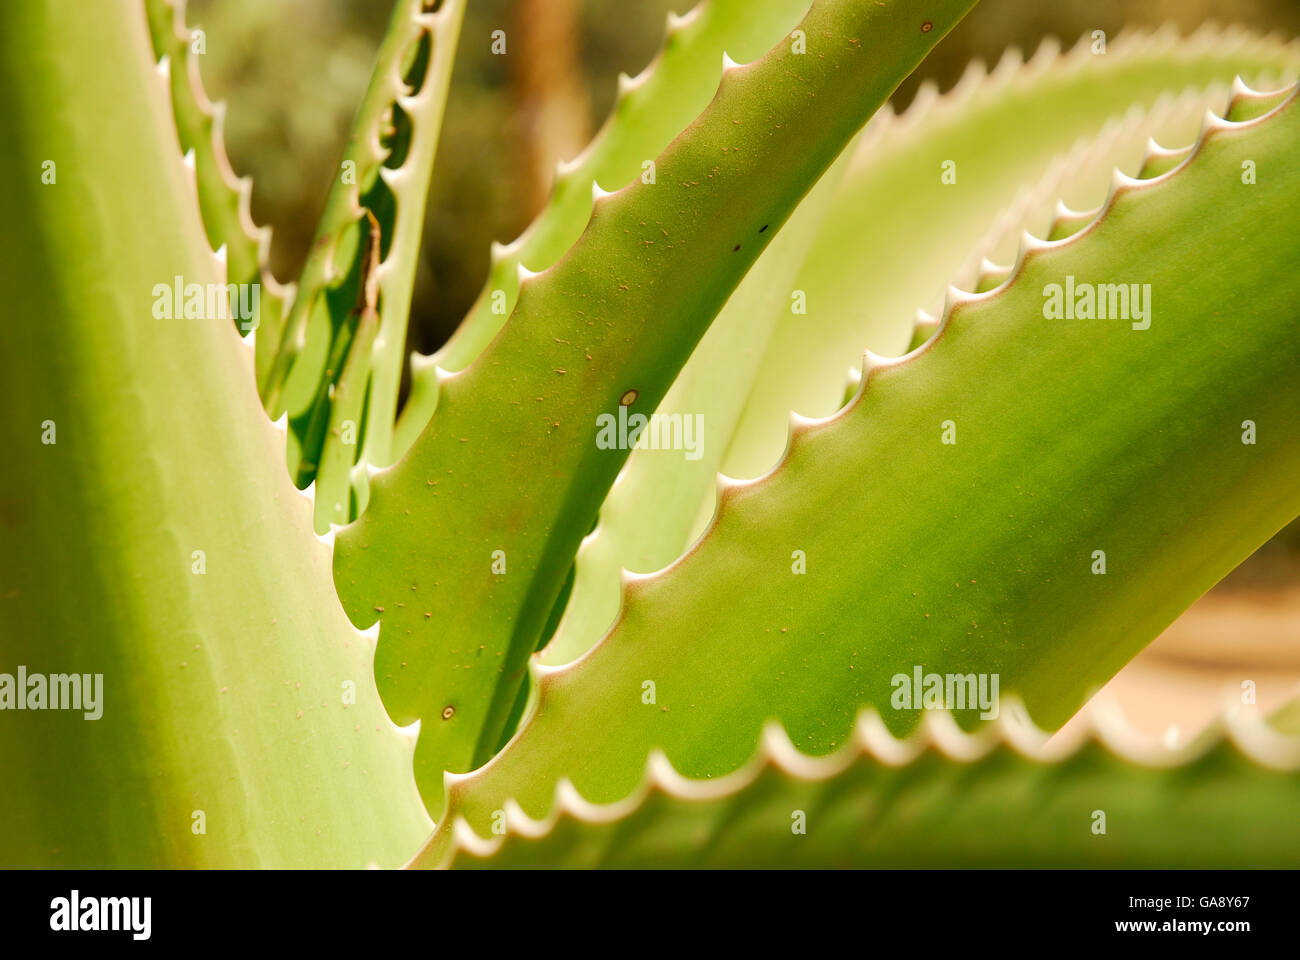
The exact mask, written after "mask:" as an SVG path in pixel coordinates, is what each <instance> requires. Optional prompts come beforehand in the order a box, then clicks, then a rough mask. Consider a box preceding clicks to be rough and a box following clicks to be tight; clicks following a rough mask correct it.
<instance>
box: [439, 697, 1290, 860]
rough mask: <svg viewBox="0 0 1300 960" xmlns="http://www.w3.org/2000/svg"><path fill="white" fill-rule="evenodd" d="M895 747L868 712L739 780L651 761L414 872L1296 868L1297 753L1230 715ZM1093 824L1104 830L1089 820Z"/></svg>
mask: <svg viewBox="0 0 1300 960" xmlns="http://www.w3.org/2000/svg"><path fill="white" fill-rule="evenodd" d="M932 719H933V721H934V722H931V723H928V724H926V725H925V727H924V729H923V730H921V731H919V732H918V733H917V734H916V735H915V736H913V737H912V738H910V739H908V740H905V741H898V740H894V739H893V738H892V737H891V736H890V735H889V733H888V732H887V731H886V730H885V729H884V727H883V725H882V724H881V723H880V719H879V718H878V717H877V716H875V715H874V714H869V713H868V714H864V715H863V717H861V718H860V719H859V721H858V724H857V727H856V729H855V731H854V737H853V740H852V742H851V743H848V744H846V745H845V747H844V748H843V749H842V750H841V751H839V752H838V753H836V754H834V755H832V756H830V757H821V758H812V757H808V756H806V755H804V754H801V753H800V752H799V751H798V750H796V749H795V748H794V747H793V746H792V745H791V743H790V741H789V739H788V738H786V737H785V735H784V733H783V731H781V729H780V727H779V726H773V727H772V728H770V729H769V730H768V731H767V734H766V736H765V737H764V739H763V743H762V746H761V747H760V750H759V753H758V754H757V755H756V756H755V757H754V758H753V759H752V760H750V761H749V762H748V763H747V764H746V765H745V767H744V769H742V770H740V771H737V772H736V773H734V774H731V775H730V776H727V777H724V778H722V779H719V780H710V781H700V780H685V779H683V778H682V777H681V776H679V775H678V774H676V773H675V771H673V769H672V767H671V765H670V764H668V763H667V762H666V761H665V760H664V759H663V757H662V755H657V756H656V757H655V758H653V759H652V760H651V762H650V764H649V765H648V768H647V771H646V777H645V779H644V780H643V782H642V784H641V786H640V787H639V788H638V789H637V790H636V791H635V792H634V793H633V794H632V795H631V796H629V797H628V798H626V799H624V800H622V801H620V802H618V803H615V804H610V805H605V806H601V805H595V804H591V803H588V802H586V801H584V800H583V799H582V798H581V797H580V796H579V795H578V794H577V793H576V792H575V791H573V790H572V789H571V788H568V787H567V786H565V787H562V788H561V790H560V791H559V793H558V795H557V797H556V801H555V803H554V804H553V805H552V808H551V813H550V815H549V816H548V817H547V818H546V819H545V820H543V821H537V820H533V819H532V818H530V817H528V815H527V814H525V813H523V811H521V810H520V809H519V807H518V806H517V805H515V804H513V803H507V804H506V805H505V807H504V808H503V809H502V810H501V811H500V812H499V814H498V815H497V818H496V824H497V825H498V826H499V827H500V828H502V830H503V832H501V833H499V834H496V835H494V836H492V838H491V839H490V840H484V839H481V838H479V837H478V836H477V834H475V833H474V832H473V831H472V830H469V829H467V828H466V827H465V825H463V824H462V826H461V827H460V829H458V830H447V831H440V832H439V835H438V838H437V842H436V844H435V845H434V846H431V847H429V848H427V849H426V850H425V851H423V852H422V854H421V855H420V857H418V858H417V859H416V861H415V863H414V864H413V865H414V866H417V867H429V866H444V867H447V866H450V867H456V868H460V869H481V868H485V867H487V868H497V869H502V868H504V869H512V868H515V869H517V868H533V867H545V868H548V869H553V868H556V867H568V868H572V867H580V868H596V867H605V868H639V869H644V868H654V869H661V868H673V867H676V868H694V869H698V868H706V869H707V868H719V867H723V868H726V867H730V868H737V867H740V868H754V867H762V868H778V869H790V868H822V869H824V868H846V867H848V868H875V869H880V868H894V869H918V868H946V869H952V868H954V867H956V868H964V867H980V868H984V869H987V868H990V867H993V868H1002V869H1013V868H1014V869H1025V868H1030V869H1060V868H1063V867H1072V868H1096V867H1106V868H1111V869H1115V868H1129V869H1132V868H1141V869H1150V868H1152V867H1153V866H1157V867H1163V868H1170V867H1179V868H1184V869H1185V868H1201V869H1204V868H1207V867H1217V868H1229V867H1237V868H1241V867H1249V868H1260V867H1280V868H1294V867H1295V866H1296V865H1297V864H1300V830H1297V829H1296V828H1295V817H1294V810H1295V806H1296V804H1297V802H1300V777H1297V776H1296V773H1297V772H1300V741H1298V740H1297V739H1296V738H1295V737H1293V736H1292V737H1285V736H1280V735H1278V734H1277V733H1273V732H1270V731H1269V730H1268V729H1267V728H1266V727H1265V726H1264V725H1263V723H1262V721H1258V720H1256V721H1254V722H1250V721H1247V720H1245V719H1243V718H1234V719H1231V720H1229V721H1228V722H1227V724H1226V727H1225V728H1224V729H1223V730H1222V731H1221V730H1219V729H1215V730H1211V731H1207V732H1206V733H1205V734H1204V735H1202V736H1201V737H1199V738H1198V739H1197V740H1196V742H1194V743H1192V744H1189V745H1188V746H1186V747H1184V748H1181V749H1179V750H1176V751H1171V750H1165V749H1163V748H1161V747H1159V746H1157V745H1147V744H1143V743H1142V742H1141V740H1140V739H1139V738H1138V737H1137V736H1136V735H1135V734H1133V733H1132V732H1131V731H1129V730H1127V729H1126V728H1125V727H1124V726H1123V724H1122V720H1121V721H1118V722H1117V720H1115V719H1109V718H1106V717H1105V716H1102V715H1098V716H1096V717H1095V718H1094V720H1093V727H1092V729H1090V730H1088V731H1086V732H1085V734H1084V736H1082V737H1079V738H1076V739H1074V740H1073V741H1072V742H1066V743H1061V742H1056V741H1047V742H1045V738H1043V737H1042V735H1041V734H1038V733H1037V732H1035V731H1033V730H1031V729H1027V728H1025V727H1022V726H1019V725H1017V724H1010V723H1006V724H1002V723H1000V724H999V726H998V727H997V729H996V730H993V729H987V728H986V729H985V730H984V731H982V732H981V735H980V736H977V737H973V736H968V735H966V734H963V733H961V732H960V731H959V730H958V729H957V728H956V726H955V725H954V724H953V723H952V721H951V719H950V718H949V717H948V716H947V715H946V714H937V715H935V717H934V718H932ZM1099 814H1100V815H1102V816H1104V820H1103V819H1101V817H1099Z"/></svg>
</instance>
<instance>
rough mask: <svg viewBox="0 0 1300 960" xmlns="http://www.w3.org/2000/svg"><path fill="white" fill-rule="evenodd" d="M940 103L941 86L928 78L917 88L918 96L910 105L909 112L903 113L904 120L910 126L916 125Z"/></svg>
mask: <svg viewBox="0 0 1300 960" xmlns="http://www.w3.org/2000/svg"><path fill="white" fill-rule="evenodd" d="M939 101H940V96H939V85H938V84H937V83H935V82H934V81H933V80H931V79H928V78H927V79H926V80H924V81H923V82H922V83H921V85H920V86H919V87H917V89H916V96H914V97H913V98H912V102H911V103H910V104H908V106H907V110H906V111H905V112H904V113H903V119H904V120H906V121H907V122H908V124H909V125H910V124H913V123H916V122H917V120H919V119H920V118H921V117H924V116H925V115H926V114H927V113H929V112H930V110H932V109H933V108H934V107H935V105H936V104H938V103H939Z"/></svg>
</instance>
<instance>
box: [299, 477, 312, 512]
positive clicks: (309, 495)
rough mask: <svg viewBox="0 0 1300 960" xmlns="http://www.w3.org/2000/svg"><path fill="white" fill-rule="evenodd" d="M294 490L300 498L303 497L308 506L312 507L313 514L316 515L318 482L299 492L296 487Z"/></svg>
mask: <svg viewBox="0 0 1300 960" xmlns="http://www.w3.org/2000/svg"><path fill="white" fill-rule="evenodd" d="M294 490H295V491H296V492H297V494H298V496H300V497H302V498H303V499H304V500H306V501H307V503H308V504H310V505H311V508H312V513H313V514H315V512H316V481H315V480H312V482H311V483H309V484H307V486H305V487H303V488H302V489H301V490H299V489H298V488H297V487H294Z"/></svg>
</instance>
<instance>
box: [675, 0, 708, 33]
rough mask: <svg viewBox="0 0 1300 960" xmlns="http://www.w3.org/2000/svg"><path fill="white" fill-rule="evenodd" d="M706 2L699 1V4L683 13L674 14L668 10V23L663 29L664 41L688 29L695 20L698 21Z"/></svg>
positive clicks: (703, 0)
mask: <svg viewBox="0 0 1300 960" xmlns="http://www.w3.org/2000/svg"><path fill="white" fill-rule="evenodd" d="M707 2H708V0H701V2H700V3H697V4H696V5H695V6H693V7H691V9H689V10H687V11H686V12H685V13H675V12H673V11H672V10H669V11H668V17H667V21H668V22H667V25H666V27H665V29H664V39H665V40H672V39H674V38H675V37H676V36H677V35H678V34H679V33H681V32H682V31H683V30H685V29H686V28H687V27H689V26H690V25H691V24H692V23H694V22H695V21H696V20H698V19H700V17H701V16H702V15H703V13H704V7H705V6H706V4H707Z"/></svg>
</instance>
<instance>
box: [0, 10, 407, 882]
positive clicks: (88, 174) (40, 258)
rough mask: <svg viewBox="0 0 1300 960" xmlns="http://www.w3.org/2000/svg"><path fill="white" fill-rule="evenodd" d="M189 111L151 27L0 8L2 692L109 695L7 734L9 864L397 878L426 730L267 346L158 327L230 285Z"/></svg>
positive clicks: (224, 331)
mask: <svg viewBox="0 0 1300 960" xmlns="http://www.w3.org/2000/svg"><path fill="white" fill-rule="evenodd" d="M168 88H169V79H168V76H167V73H166V71H165V70H159V69H157V68H156V66H155V63H154V59H153V52H152V50H151V49H150V42H149V32H148V27H147V24H146V20H145V13H144V7H143V5H141V4H100V3H90V4H86V3H78V2H72V0H44V2H40V3H20V4H4V5H3V6H0V121H2V122H3V124H4V127H5V129H6V130H7V131H9V133H10V134H11V137H12V139H11V141H10V142H9V143H8V144H7V145H6V149H5V150H3V151H0V176H2V177H3V179H4V182H5V184H6V191H7V192H6V196H7V198H8V200H9V203H10V204H11V206H10V210H11V211H12V213H13V229H10V230H7V231H5V232H4V235H3V238H0V282H2V283H3V285H4V288H5V290H6V291H7V294H8V298H9V300H8V307H9V322H6V323H4V324H3V325H0V443H2V444H3V446H4V448H5V450H6V452H7V453H6V460H5V469H4V470H3V471H0V526H2V527H3V529H4V535H3V538H0V673H3V674H6V675H8V676H9V677H15V676H16V674H17V673H18V671H19V670H20V669H23V670H25V672H26V674H27V675H28V677H29V678H30V677H33V676H36V675H40V676H49V675H56V674H69V675H71V674H76V675H79V676H82V677H85V676H87V675H88V676H89V677H90V678H91V679H90V680H89V681H88V682H87V683H86V686H87V688H88V691H89V690H93V689H94V688H95V686H96V681H95V680H94V677H96V676H100V677H101V678H102V679H101V681H100V683H102V688H101V689H100V694H99V695H98V696H95V697H93V699H95V701H96V704H95V705H94V706H93V707H91V709H90V710H89V711H88V710H86V709H83V710H80V711H78V710H69V709H61V710H54V709H45V710H32V709H28V710H21V711H19V710H16V709H6V710H5V711H4V714H3V719H2V720H0V768H2V769H3V770H4V776H5V788H4V789H3V790H0V823H3V824H4V830H3V832H2V833H0V861H3V862H4V863H5V864H6V865H9V866H14V867H37V866H41V867H49V866H59V867H178V866H217V867H233V866H259V865H261V866H278V867H289V866H352V867H362V866H365V865H367V864H369V863H372V862H377V863H379V864H381V865H396V864H398V863H401V862H402V861H404V860H405V859H408V858H409V856H410V854H411V851H412V850H414V849H416V847H417V846H418V843H419V841H420V839H421V838H422V837H423V836H425V835H427V828H428V822H429V821H428V818H427V816H426V815H425V812H424V810H423V808H422V807H421V805H420V802H419V797H418V794H417V792H416V790H415V785H414V782H413V778H412V776H411V768H410V756H411V752H412V749H413V743H412V740H413V738H412V737H411V736H409V734H411V733H413V731H399V730H397V729H396V728H395V727H394V726H393V725H392V723H391V721H390V720H389V719H388V717H387V716H386V715H385V713H384V710H383V705H382V703H381V702H380V699H379V696H378V691H377V690H376V689H375V686H374V683H373V673H372V669H373V667H372V652H373V646H372V642H371V640H370V639H369V638H368V637H366V636H364V635H361V634H359V633H358V632H357V631H356V630H355V629H354V628H353V627H352V626H351V625H350V624H349V623H348V621H347V618H346V617H345V616H344V614H343V611H342V609H341V608H340V607H339V604H338V602H337V599H336V597H335V596H334V594H333V591H332V589H331V583H330V576H329V552H328V550H327V549H326V548H325V547H324V546H323V545H322V544H321V543H320V542H319V541H318V540H317V539H316V538H315V537H314V536H313V534H312V531H311V524H310V515H309V514H310V511H309V506H308V504H307V501H306V500H305V499H304V498H303V497H301V496H300V495H299V494H298V493H297V492H296V491H295V490H294V489H293V486H292V484H291V483H290V482H289V479H288V477H287V476H286V475H285V471H284V435H283V433H282V432H278V431H277V430H276V429H275V428H274V427H273V426H272V425H271V424H270V423H269V422H268V420H267V418H266V416H265V414H264V412H263V410H262V407H261V404H260V401H259V398H258V396H257V392H256V388H255V381H254V376H253V356H252V351H251V350H250V349H249V348H248V345H247V344H246V343H241V341H240V339H239V337H238V334H237V332H236V331H235V330H234V329H233V328H232V325H231V324H230V322H229V320H228V318H226V317H224V316H220V315H206V316H204V317H202V318H198V317H194V316H190V317H186V316H184V314H183V313H181V314H180V315H177V316H173V317H167V316H160V315H159V314H162V313H165V312H166V311H165V310H163V309H161V307H164V306H166V301H165V299H160V298H162V297H164V295H165V293H166V291H167V290H168V289H169V288H170V287H171V285H172V284H173V282H174V278H176V277H178V276H179V277H181V278H182V280H183V282H184V283H185V284H199V285H203V287H207V286H208V285H211V286H212V287H213V288H217V285H221V284H224V282H225V280H226V277H225V270H224V265H223V264H222V263H221V262H220V261H219V260H218V259H217V258H216V257H215V256H214V255H213V253H212V251H211V250H210V249H209V246H208V240H207V238H206V237H205V235H204V228H203V224H202V223H201V222H200V219H199V198H198V194H197V190H196V186H195V179H194V177H195V175H194V170H193V168H192V167H189V166H188V165H187V164H185V163H183V162H182V160H181V152H180V150H179V145H178V143H177V140H176V134H175V124H174V122H173V120H172V116H171V111H172V104H171V102H170V95H169V89H168ZM69 105H75V109H71V108H70V106H69ZM47 162H48V163H47ZM48 164H53V166H48ZM45 174H49V175H51V178H50V179H46V178H45V176H44V175H45ZM160 288H161V289H160ZM219 289H221V292H222V293H223V294H224V288H223V287H222V288H219ZM181 306H182V307H183V304H182V305H181ZM12 683H13V681H10V682H9V683H5V682H4V681H3V680H0V697H6V696H10V697H12V696H14V695H15V691H14V689H13V686H12ZM68 683H69V689H70V684H71V681H68ZM39 687H40V685H39V684H36V685H34V686H32V687H31V688H30V689H29V690H24V691H23V693H24V694H25V695H27V697H28V701H27V702H28V704H29V705H34V704H35V703H36V702H37V701H35V700H33V699H31V697H33V696H35V693H34V691H36V690H37V689H39ZM350 688H351V690H353V691H354V693H349V690H350ZM46 693H47V700H46V706H47V707H48V706H52V704H51V702H50V700H49V699H48V697H50V696H52V694H50V693H49V691H48V690H47V692H46ZM68 699H69V702H70V703H75V700H74V699H73V698H72V697H71V696H69V698H68ZM82 705H83V707H86V706H88V705H87V704H86V703H85V701H84V700H82ZM7 706H9V707H12V706H14V704H13V703H12V702H10V703H9V704H7ZM96 710H98V711H99V712H100V716H99V717H98V719H87V718H86V717H85V714H86V713H87V712H91V713H93V712H95V711H96Z"/></svg>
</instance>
